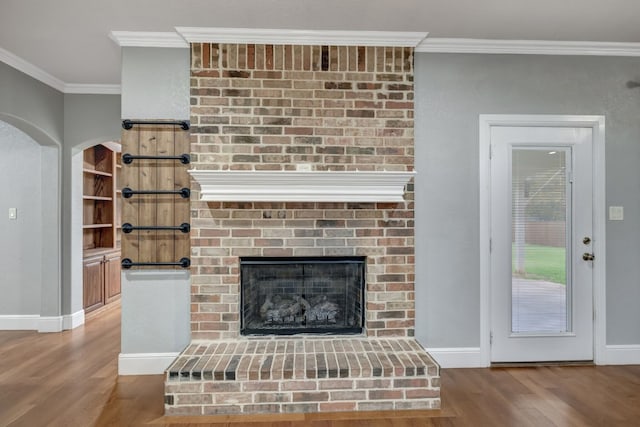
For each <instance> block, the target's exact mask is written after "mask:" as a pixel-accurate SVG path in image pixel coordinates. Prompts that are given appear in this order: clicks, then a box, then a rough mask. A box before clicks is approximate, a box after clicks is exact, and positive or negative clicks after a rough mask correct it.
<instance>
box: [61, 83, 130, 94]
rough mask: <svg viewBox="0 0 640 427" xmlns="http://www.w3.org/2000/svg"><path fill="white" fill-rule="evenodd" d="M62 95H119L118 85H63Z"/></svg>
mask: <svg viewBox="0 0 640 427" xmlns="http://www.w3.org/2000/svg"><path fill="white" fill-rule="evenodd" d="M63 92H64V93H72V94H94V95H120V85H108V84H82V83H80V84H76V83H65V85H64V91H63Z"/></svg>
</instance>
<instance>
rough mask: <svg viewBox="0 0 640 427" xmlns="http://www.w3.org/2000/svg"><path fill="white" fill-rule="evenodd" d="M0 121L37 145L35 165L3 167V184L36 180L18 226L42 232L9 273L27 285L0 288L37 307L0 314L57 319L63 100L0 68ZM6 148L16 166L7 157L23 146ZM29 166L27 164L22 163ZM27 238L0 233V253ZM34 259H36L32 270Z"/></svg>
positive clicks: (34, 82)
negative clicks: (26, 298)
mask: <svg viewBox="0 0 640 427" xmlns="http://www.w3.org/2000/svg"><path fill="white" fill-rule="evenodd" d="M0 121H2V122H5V123H8V124H10V125H12V126H14V127H16V128H17V129H20V130H21V131H22V132H24V133H25V134H27V135H28V136H29V137H30V138H32V141H35V142H36V143H37V144H39V145H40V148H39V149H38V151H39V160H38V161H37V162H36V163H34V164H32V165H30V166H28V167H25V166H24V165H22V164H21V167H20V168H17V166H16V165H7V169H6V170H7V175H6V177H7V178H6V179H7V181H6V182H10V183H12V184H14V185H17V186H19V185H20V183H21V182H25V183H29V184H28V185H34V182H32V179H37V180H38V181H39V182H38V184H37V188H39V189H40V190H39V191H38V192H36V193H32V194H31V195H30V197H31V198H32V199H30V200H28V201H26V200H25V203H27V205H26V206H25V209H22V215H23V216H22V221H25V220H28V221H29V222H28V223H26V224H25V223H23V224H24V226H25V227H27V228H29V227H31V226H33V227H34V228H36V229H38V230H40V231H41V234H40V237H39V238H37V239H34V240H33V247H32V248H31V249H30V253H31V255H33V257H24V256H20V257H19V259H17V260H15V261H16V262H17V263H18V264H17V265H14V268H16V269H17V270H16V271H18V270H19V271H23V272H25V273H26V274H27V276H25V277H23V279H25V280H26V281H28V282H29V283H27V282H26V281H14V280H10V279H9V278H8V277H7V278H6V282H5V278H3V279H2V280H3V287H5V288H9V287H11V289H12V292H14V294H15V295H18V294H24V292H23V289H22V287H27V288H29V292H30V293H31V292H33V294H31V295H30V298H29V299H32V301H38V304H39V306H38V307H37V309H36V308H34V306H33V305H32V303H29V304H28V305H24V304H23V305H20V306H19V309H18V308H16V307H3V308H2V309H0V315H2V314H28V315H42V316H59V315H60V314H61V308H60V280H61V277H60V257H61V252H60V225H59V224H60V194H61V189H60V174H61V171H60V158H61V157H60V148H61V144H62V140H63V135H64V130H63V95H62V93H60V92H58V91H57V90H55V89H52V88H51V87H49V86H47V85H45V84H43V83H40V82H39V81H37V80H35V79H32V78H31V77H29V76H27V75H25V74H23V73H21V72H19V71H17V70H15V69H14V68H12V67H10V66H8V65H6V64H4V63H0ZM0 146H2V148H3V156H5V154H4V153H5V146H4V143H3V142H2V141H0ZM11 146H12V148H11V149H9V148H8V147H7V151H6V153H7V154H8V155H9V157H8V159H11V161H13V162H14V163H16V162H18V160H17V159H19V158H20V157H16V156H13V155H11V153H12V151H14V152H16V153H18V155H20V152H21V151H22V150H23V149H24V145H23V144H22V143H21V144H20V145H19V146H16V145H15V144H11ZM18 147H20V148H18ZM15 150H17V151H15ZM4 161H7V159H4ZM29 162H31V160H28V161H26V163H29ZM17 164H19V163H17ZM2 170H5V169H4V168H3V169H2ZM4 176H5V175H3V177H4ZM35 177H37V178H35ZM25 185H26V184H25ZM3 199H5V200H10V199H11V197H10V198H6V197H3ZM33 199H38V200H33ZM7 208H8V207H7ZM33 209H38V211H37V212H34V211H32V210H33ZM18 215H19V217H18V223H20V221H21V218H20V216H21V213H20V212H18ZM35 215H37V217H36V216H35ZM6 218H7V211H6V209H3V212H2V219H6ZM14 226H15V224H12V225H11V227H14ZM25 233H26V234H25ZM29 233H30V231H29V230H27V229H26V228H25V229H22V230H21V231H20V232H19V233H18V235H13V237H12V238H8V237H6V236H5V235H4V234H3V235H2V236H3V237H2V240H1V243H0V248H2V249H1V250H3V251H5V250H8V251H12V250H14V249H15V248H20V247H22V246H24V243H25V242H27V241H29V240H25V237H26V239H29V238H30V237H29ZM23 255H24V254H23ZM34 259H36V260H39V262H38V264H36V265H35V266H34V264H33V260H34ZM31 270H33V271H31ZM38 274H39V275H40V277H38V278H37V286H36V285H35V283H34V282H33V280H34V278H35V277H36V276H37V275H38ZM14 278H15V276H14ZM4 310H7V311H6V312H5V311H4ZM34 310H35V311H34Z"/></svg>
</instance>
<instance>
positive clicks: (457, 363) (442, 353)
mask: <svg viewBox="0 0 640 427" xmlns="http://www.w3.org/2000/svg"><path fill="white" fill-rule="evenodd" d="M426 350H427V352H428V353H429V354H430V355H431V356H432V357H433V358H434V359H435V361H436V362H438V364H439V365H440V367H441V368H484V367H485V365H483V364H482V358H481V357H480V347H452V348H427V349H426Z"/></svg>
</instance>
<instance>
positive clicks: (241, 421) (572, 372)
mask: <svg viewBox="0 0 640 427" xmlns="http://www.w3.org/2000/svg"><path fill="white" fill-rule="evenodd" d="M119 319H120V310H119V309H117V308H116V309H112V310H108V311H105V312H103V313H100V314H99V315H96V316H92V317H91V318H90V319H89V320H88V321H87V323H86V324H85V325H84V326H82V327H80V328H78V329H75V330H73V331H65V332H63V333H58V334H38V333H36V332H24V331H0V426H25V427H38V426H71V427H75V426H79V427H84V426H152V427H154V426H155V427H188V426H193V427H200V426H203V425H213V426H219V427H222V426H228V427H241V426H248V427H302V426H310V427H423V426H425V427H426V426H433V427H436V426H473V427H477V426H518V427H520V426H607V427H608V426H639V425H640V366H603V367H593V366H572V367H559V366H553V367H524V368H522V367H521V368H497V369H444V370H442V406H443V408H442V410H439V411H430V412H428V411H413V412H369V413H337V414H335V413H334V414H308V415H304V414H294V415H265V416H255V417H251V418H247V417H217V418H214V417H206V418H205V417H180V418H175V417H174V418H168V417H164V416H163V414H162V413H163V377H162V375H150V376H130V377H118V376H117V358H118V353H119V351H120V321H119Z"/></svg>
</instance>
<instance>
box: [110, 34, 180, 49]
mask: <svg viewBox="0 0 640 427" xmlns="http://www.w3.org/2000/svg"><path fill="white" fill-rule="evenodd" d="M109 38H110V39H111V40H113V41H114V42H116V44H117V45H118V46H120V47H170V48H188V47H189V43H187V42H186V41H185V40H184V39H183V38H182V37H180V35H179V34H176V33H175V32H145V31H111V32H110V33H109Z"/></svg>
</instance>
